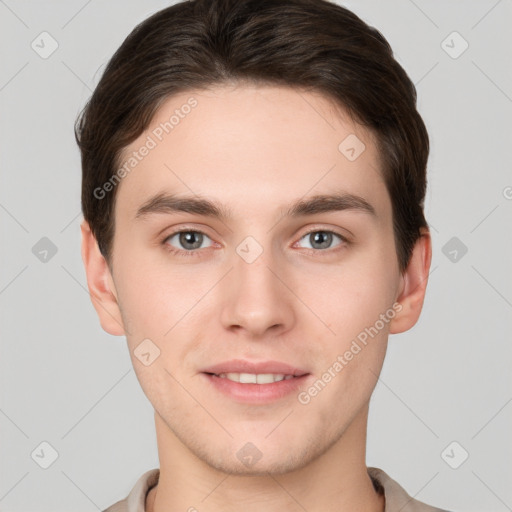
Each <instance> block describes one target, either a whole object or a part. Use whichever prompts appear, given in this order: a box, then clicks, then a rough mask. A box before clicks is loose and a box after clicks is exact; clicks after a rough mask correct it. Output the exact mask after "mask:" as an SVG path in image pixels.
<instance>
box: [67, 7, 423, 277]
mask: <svg viewBox="0 0 512 512" xmlns="http://www.w3.org/2000/svg"><path fill="white" fill-rule="evenodd" d="M247 81H248V82H251V83H257V84H268V85H284V86H289V87H292V88H301V89H306V90H311V91H314V92H319V93H322V94H323V95H325V96H326V97H328V98H329V99H331V100H334V102H335V104H338V105H341V106H342V107H343V108H344V109H345V110H346V111H347V112H348V113H349V115H350V116H351V117H352V118H353V119H354V120H356V121H357V122H358V123H359V124H361V125H363V126H365V127H367V128H369V129H370V132H371V133H372V134H374V135H375V136H376V140H377V145H378V150H379V154H380V157H381V163H382V172H383V177H384V181H385V183H386V187H387V190H388V193H389V195H390V198H391V202H392V210H393V228H394V235H395V243H396V247H397V257H398V264H399V268H400V270H401V271H402V272H403V271H404V270H405V269H406V268H407V265H408V262H409V259H410V256H411V252H412V248H413V246H414V243H415V242H416V241H417V239H418V238H419V237H420V234H421V231H420V230H421V228H426V227H427V222H426V220H425V217H424V213H423V202H424V197H425V190H426V165H427V159H428V153H429V139H428V134H427V130H426V128H425V124H424V123H423V120H422V118H421V116H420V115H419V113H418V112H417V110H416V89H415V87H414V84H413V83H412V82H411V80H410V79H409V77H408V76H407V74H406V72H405V71H404V69H403V68H402V67H401V66H400V65H399V64H398V62H397V61H396V60H395V59H394V57H393V52H392V50H391V47H390V45H389V43H388V42H387V41H386V39H385V38H384V37H383V36H382V34H381V33H380V32H378V31H377V30H376V29H375V28H373V27H370V26H369V25H367V24H366V23H365V22H364V21H362V20H361V19H360V18H359V17H357V16H356V15H355V14H354V13H352V12H351V11H349V10H347V9H346V8H344V7H341V6H339V5H336V4H334V3H331V2H329V1H326V0H191V1H184V2H180V3H177V4H175V5H172V6H170V7H168V8H165V9H163V10H161V11H159V12H157V13H156V14H154V15H152V16H150V17H149V18H148V19H146V20H145V21H143V22H142V23H140V24H139V25H137V26H136V27H135V29H134V30H133V31H132V32H131V33H130V34H129V35H128V37H127V38H126V39H125V41H124V42H123V44H122V45H121V46H120V48H119V49H118V50H117V51H116V53H115V54H114V56H113V57H112V58H111V60H110V61H109V63H108V65H107V67H106V69H105V71H104V73H103V75H102V77H101V80H100V82H99V83H98V86H97V87H96V89H95V91H94V93H93V95H92V97H91V98H90V100H89V102H88V103H87V105H86V106H85V108H84V109H83V111H82V112H81V114H80V116H79V117H78V119H77V121H76V124H75V137H76V140H77V143H78V145H79V147H80V151H81V156H82V211H83V214H84V218H85V220H86V221H87V222H88V223H89V225H90V226H91V230H92V232H93V234H94V236H95V237H96V240H97V242H98V245H99V248H100V250H101V252H102V254H103V256H104V257H105V259H106V260H107V262H110V261H111V249H112V240H113V236H114V205H115V198H116V189H117V187H114V188H113V190H112V192H111V193H109V194H108V195H105V197H100V198H98V197H97V196H98V194H97V193H95V190H98V187H101V186H102V185H103V184H104V183H106V182H107V181H108V180H109V179H111V178H112V176H114V173H115V171H116V170H117V168H118V166H119V165H120V154H121V152H122V150H123V149H124V148H125V147H126V146H127V145H128V144H130V143H131V142H133V141H134V140H135V139H136V138H137V137H138V136H140V135H141V134H142V132H143V131H144V130H145V129H146V128H147V127H148V125H149V124H150V122H151V120H152V118H153V116H154V114H155V113H156V111H157V109H158V108H159V106H160V105H161V104H162V103H163V101H164V100H166V99H168V98H169V97H170V96H171V95H174V94H176V93H179V92H183V91H187V90H198V89H206V88H208V87H210V86H213V85H222V84H223V83H228V82H229V83H233V82H235V83H236V82H247Z"/></svg>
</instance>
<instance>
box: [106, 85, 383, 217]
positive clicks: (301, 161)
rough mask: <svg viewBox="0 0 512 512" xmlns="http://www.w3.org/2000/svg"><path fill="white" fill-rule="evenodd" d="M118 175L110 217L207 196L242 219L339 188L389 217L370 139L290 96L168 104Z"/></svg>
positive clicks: (191, 96)
mask: <svg viewBox="0 0 512 512" xmlns="http://www.w3.org/2000/svg"><path fill="white" fill-rule="evenodd" d="M121 166H123V168H124V169H125V171H127V172H125V173H124V175H125V177H124V178H123V179H122V180H121V183H120V185H119V189H118V190H117V194H118V197H117V205H116V210H117V209H118V208H119V209H123V210H124V211H125V213H130V214H134V212H136V211H137V209H138V208H139V207H140V205H141V204H142V203H144V202H145V201H146V200H147V199H148V198H150V197H151V196H153V195H155V194H157V193H159V192H169V193H187V194H195V195H201V196H206V197H212V198H215V199H219V200H221V201H225V202H227V203H229V207H230V209H234V210H235V211H236V208H238V207H239V208H240V209H242V210H243V211H244V212H246V213H247V214H248V213H249V212H250V211H251V210H253V209H254V210H255V211H256V210H261V209H262V208H264V209H266V210H267V211H269V212H270V211H272V210H273V209H274V208H277V207H279V206H281V205H282V204H285V203H287V202H291V201H294V200H297V199H298V198H300V197H303V196H307V195H309V194H317V193H329V192H330V191H332V190H341V189H343V190H346V191H347V192H349V193H353V194H357V195H359V196H361V197H363V198H365V199H366V200H367V201H368V202H370V203H371V204H373V205H374V207H375V209H376V210H377V211H378V212H379V211H380V214H387V213H389V211H390V203H389V197H388V194H387V191H386V188H385V184H384V180H383V178H382V174H381V171H380V158H379V154H378V151H377V147H376V143H375V139H374V136H373V134H372V133H371V132H370V131H368V130H366V129H364V127H362V126H360V125H358V124H356V123H354V122H353V121H352V120H351V119H350V116H349V115H348V114H347V113H346V112H345V111H344V109H343V108H342V107H341V106H339V105H336V104H334V103H333V102H332V101H330V100H329V99H328V98H326V97H324V96H322V95H321V94H319V93H313V92H306V91H301V90H298V89H291V88H288V87H279V86H255V85H236V86H217V87H215V88H211V89H208V90H198V91H186V92H182V93H180V94H177V95H174V96H172V97H170V98H168V99H167V100H166V101H165V102H163V103H162V105H161V106H160V108H159V109H158V111H157V112H156V114H155V116H154V118H153V119H152V121H151V123H150V125H149V126H148V128H147V129H146V130H145V132H144V133H143V134H141V136H140V137H138V139H137V140H135V141H134V142H132V143H131V144H130V145H129V146H127V147H126V148H125V150H124V151H123V153H122V154H121V158H120V167H121Z"/></svg>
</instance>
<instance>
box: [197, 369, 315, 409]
mask: <svg viewBox="0 0 512 512" xmlns="http://www.w3.org/2000/svg"><path fill="white" fill-rule="evenodd" d="M201 374H202V375H204V377H205V378H206V381H207V382H208V383H209V385H210V386H211V387H212V388H213V389H214V390H215V391H217V392H220V393H221V394H222V395H223V396H224V397H226V396H227V397H228V398H230V399H231V400H232V401H235V402H238V403H244V404H267V403H271V402H276V401H278V400H282V399H284V398H285V397H288V396H289V395H291V394H293V393H294V392H295V393H297V392H298V391H299V388H300V387H301V386H304V385H305V384H306V383H307V382H308V380H309V379H308V378H309V377H311V374H310V373H309V372H307V371H305V370H301V369H298V368H295V367H293V366H290V365H287V364H285V363H279V362H264V363H251V362H248V361H242V360H233V361H229V362H226V363H221V364H219V365H216V366H213V367H211V368H207V369H205V370H204V371H202V372H201Z"/></svg>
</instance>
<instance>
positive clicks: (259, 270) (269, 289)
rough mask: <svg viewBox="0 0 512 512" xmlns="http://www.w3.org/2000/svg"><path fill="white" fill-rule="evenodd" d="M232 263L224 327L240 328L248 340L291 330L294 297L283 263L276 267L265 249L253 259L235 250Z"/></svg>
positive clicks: (223, 310)
mask: <svg viewBox="0 0 512 512" xmlns="http://www.w3.org/2000/svg"><path fill="white" fill-rule="evenodd" d="M233 262H234V263H233V267H234V268H233V270H232V271H231V272H230V273H229V276H228V279H226V280H225V284H224V286H225V287H226V288H225V290H224V294H225V300H224V302H223V307H222V313H221V321H222V324H223V326H224V328H226V329H228V330H231V331H243V332H245V334H246V335H247V336H248V337H249V338H251V339H253V338H261V337H264V336H265V335H266V334H268V333H272V334H273V335H277V334H280V333H282V332H285V331H287V330H289V329H291V328H292V326H293V324H294V322H295V318H296V316H295V311H294V307H293V298H294V296H293V293H292V292H291V291H290V288H289V287H290V284H289V283H287V277H286V272H285V271H284V269H283V266H278V265H277V262H276V261H275V260H273V259H272V258H271V257H269V256H268V255H267V252H266V251H264V252H263V253H262V254H261V255H260V256H259V257H258V258H257V259H256V260H255V261H252V262H248V261H246V260H244V259H243V258H242V257H240V256H239V255H238V254H236V253H235V255H234V258H233ZM288 280H290V278H288Z"/></svg>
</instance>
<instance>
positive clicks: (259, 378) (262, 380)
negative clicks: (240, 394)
mask: <svg viewBox="0 0 512 512" xmlns="http://www.w3.org/2000/svg"><path fill="white" fill-rule="evenodd" d="M217 377H221V378H223V379H229V380H232V381H233V382H240V384H271V383H272V382H279V381H281V380H289V379H293V375H283V374H282V373H258V374H255V373H220V374H219V375H217Z"/></svg>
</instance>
